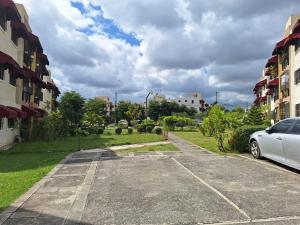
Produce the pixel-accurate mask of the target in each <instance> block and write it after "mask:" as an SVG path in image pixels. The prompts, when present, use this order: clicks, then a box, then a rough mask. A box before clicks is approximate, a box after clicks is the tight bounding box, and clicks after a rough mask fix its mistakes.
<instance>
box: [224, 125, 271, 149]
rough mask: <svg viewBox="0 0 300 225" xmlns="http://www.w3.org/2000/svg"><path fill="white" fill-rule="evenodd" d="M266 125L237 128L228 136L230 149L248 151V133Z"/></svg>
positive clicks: (262, 128) (264, 127)
mask: <svg viewBox="0 0 300 225" xmlns="http://www.w3.org/2000/svg"><path fill="white" fill-rule="evenodd" d="M264 129H266V126H264V125H260V126H242V127H240V128H237V129H236V130H235V131H234V133H233V135H232V136H231V137H230V138H229V140H228V144H229V146H230V148H231V149H232V150H237V151H239V152H241V153H243V152H249V138H250V135H251V134H253V133H254V132H256V131H260V130H264Z"/></svg>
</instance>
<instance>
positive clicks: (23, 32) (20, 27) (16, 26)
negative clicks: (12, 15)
mask: <svg viewBox="0 0 300 225" xmlns="http://www.w3.org/2000/svg"><path fill="white" fill-rule="evenodd" d="M10 26H11V28H12V29H13V30H15V31H17V32H18V33H17V34H18V36H19V37H23V38H27V37H28V33H29V32H28V30H27V27H26V26H25V24H24V23H21V22H18V21H11V22H10Z"/></svg>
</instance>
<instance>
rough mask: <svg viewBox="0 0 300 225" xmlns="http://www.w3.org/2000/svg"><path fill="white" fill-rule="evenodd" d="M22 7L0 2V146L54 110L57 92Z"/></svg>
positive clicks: (38, 42) (11, 140)
mask: <svg viewBox="0 0 300 225" xmlns="http://www.w3.org/2000/svg"><path fill="white" fill-rule="evenodd" d="M47 65H49V61H48V58H47V56H46V55H45V54H44V53H43V47H42V45H41V43H40V41H39V38H38V37H37V36H36V35H34V34H33V33H32V30H31V28H30V25H29V18H28V15H27V13H26V10H25V8H24V6H23V5H21V4H15V3H14V2H13V1H11V0H1V1H0V147H1V146H3V145H8V144H11V143H12V142H14V141H15V140H16V139H17V138H18V137H20V135H22V134H21V133H20V125H21V124H22V125H23V126H24V127H25V126H26V127H28V129H29V130H30V129H31V127H32V124H33V123H34V122H35V121H37V120H39V119H40V118H42V117H43V116H45V115H47V113H49V112H51V111H52V110H53V109H54V104H55V101H56V97H57V96H58V95H59V90H58V88H57V87H56V86H55V84H54V82H53V80H52V79H51V75H50V72H49V71H48V69H47V67H46V66H47Z"/></svg>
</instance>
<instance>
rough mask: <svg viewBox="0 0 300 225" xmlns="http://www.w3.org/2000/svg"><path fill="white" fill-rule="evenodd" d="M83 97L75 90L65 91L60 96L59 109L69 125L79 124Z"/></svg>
mask: <svg viewBox="0 0 300 225" xmlns="http://www.w3.org/2000/svg"><path fill="white" fill-rule="evenodd" d="M83 108H84V98H83V97H82V96H81V95H80V94H79V93H77V92H75V91H71V92H66V93H64V95H63V96H62V97H61V100H60V104H59V111H60V112H61V114H62V116H63V118H64V119H66V120H68V121H69V122H70V124H71V125H74V124H79V123H80V121H81V119H82V117H83V113H84V109H83Z"/></svg>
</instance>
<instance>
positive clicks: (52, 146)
mask: <svg viewBox="0 0 300 225" xmlns="http://www.w3.org/2000/svg"><path fill="white" fill-rule="evenodd" d="M164 140H166V138H165V137H163V136H159V135H156V134H138V133H133V134H132V135H127V132H126V133H125V134H122V135H115V134H114V130H112V129H110V130H107V131H106V132H105V134H104V135H101V136H100V137H97V136H88V137H81V138H80V139H79V138H78V137H65V138H60V139H57V140H55V141H51V142H45V141H39V142H27V143H22V144H17V145H15V146H13V147H12V148H11V149H10V150H8V151H3V152H0V212H1V211H2V210H4V209H5V208H6V207H8V206H9V205H10V204H11V203H12V202H14V201H15V200H16V199H17V198H18V197H19V196H20V195H22V194H23V193H24V192H26V191H27V190H28V189H29V188H30V187H32V186H33V185H34V184H35V183H36V182H38V181H39V180H41V179H42V178H43V177H44V176H45V175H47V174H48V173H49V171H50V170H51V169H52V168H53V167H54V166H55V165H56V164H57V163H59V162H60V161H61V160H62V159H64V158H65V157H66V156H67V155H68V154H69V153H71V152H74V151H77V150H79V147H80V149H93V148H104V147H109V146H115V145H125V144H136V143H146V142H157V141H164Z"/></svg>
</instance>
